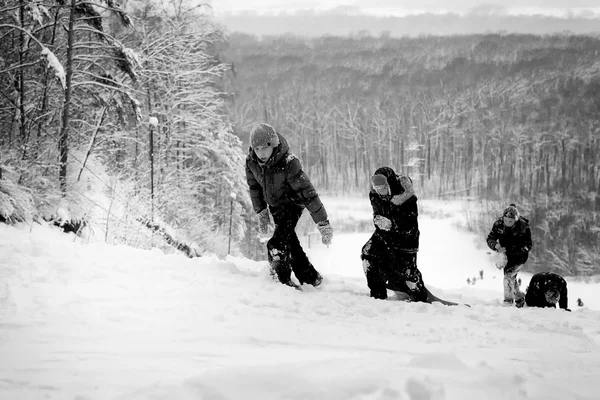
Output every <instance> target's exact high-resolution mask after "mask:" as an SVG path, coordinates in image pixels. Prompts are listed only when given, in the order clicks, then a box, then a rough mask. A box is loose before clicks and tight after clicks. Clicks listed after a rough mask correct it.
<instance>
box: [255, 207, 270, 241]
mask: <svg viewBox="0 0 600 400" xmlns="http://www.w3.org/2000/svg"><path fill="white" fill-rule="evenodd" d="M269 225H271V218H270V217H269V210H268V209H266V208H265V209H264V210H262V211H261V212H259V213H258V232H259V233H260V234H261V235H266V234H267V233H268V232H269Z"/></svg>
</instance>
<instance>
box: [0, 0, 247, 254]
mask: <svg viewBox="0 0 600 400" xmlns="http://www.w3.org/2000/svg"><path fill="white" fill-rule="evenodd" d="M0 38H1V41H0V133H1V136H0V221H2V222H8V223H14V222H18V221H27V222H31V221H37V222H42V220H46V221H49V222H50V223H56V224H59V225H62V226H63V227H64V229H65V230H73V231H81V232H79V233H82V232H84V231H85V232H87V233H86V235H91V234H93V235H94V236H96V238H101V239H104V240H105V241H107V242H109V243H125V244H129V245H133V246H136V247H140V248H150V247H163V246H165V247H166V248H169V247H170V246H173V247H175V248H177V249H179V250H182V251H183V252H185V253H186V254H188V255H189V256H196V255H198V254H205V253H213V254H214V253H217V254H221V255H222V254H226V253H227V251H228V241H227V238H228V236H229V230H230V229H232V231H233V235H234V241H235V240H237V238H239V237H242V236H243V233H244V229H245V222H244V219H243V218H242V215H245V214H246V213H247V210H249V209H250V203H249V196H248V195H247V189H246V187H245V185H246V183H245V179H244V177H243V166H242V165H243V160H244V152H243V151H242V148H241V142H240V140H239V139H238V138H237V137H236V136H235V135H234V134H233V132H232V129H231V124H230V123H229V118H228V116H227V112H226V109H225V107H224V101H225V98H226V96H225V95H224V93H223V92H222V79H223V76H224V74H225V73H226V72H227V71H229V70H230V65H229V64H227V63H224V62H222V61H221V60H220V53H219V48H221V47H222V44H223V43H224V40H225V38H224V36H223V32H222V30H221V29H220V27H219V26H218V25H217V24H215V23H214V21H213V20H212V18H211V17H210V15H209V13H208V12H207V10H206V9H205V7H203V6H200V7H197V6H195V5H191V6H188V5H187V2H186V1H184V0H176V1H172V2H168V3H163V2H157V1H153V0H135V1H129V2H128V3H127V4H126V5H121V4H119V3H118V2H116V1H113V0H98V1H96V0H92V1H82V0H58V1H51V0H43V1H29V0H7V1H3V2H0ZM231 193H236V194H237V197H236V200H235V202H234V201H232V199H231V197H230V194H231ZM230 216H232V217H233V218H232V222H233V224H232V225H233V226H232V227H231V228H230V224H229V221H230Z"/></svg>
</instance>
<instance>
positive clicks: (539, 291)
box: [517, 272, 571, 311]
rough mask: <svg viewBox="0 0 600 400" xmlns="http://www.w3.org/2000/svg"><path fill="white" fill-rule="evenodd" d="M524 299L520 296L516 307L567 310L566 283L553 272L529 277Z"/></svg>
mask: <svg viewBox="0 0 600 400" xmlns="http://www.w3.org/2000/svg"><path fill="white" fill-rule="evenodd" d="M524 297H525V298H524V299H523V296H520V297H519V299H518V300H517V307H523V305H524V304H527V307H552V308H556V303H558V306H559V307H560V308H562V309H564V310H567V311H571V310H569V308H568V307H569V299H568V297H567V282H566V281H565V280H564V278H563V277H562V276H560V275H558V274H555V273H553V272H539V273H537V274H535V275H533V276H532V277H531V281H529V286H528V287H527V292H526V293H525V296H524Z"/></svg>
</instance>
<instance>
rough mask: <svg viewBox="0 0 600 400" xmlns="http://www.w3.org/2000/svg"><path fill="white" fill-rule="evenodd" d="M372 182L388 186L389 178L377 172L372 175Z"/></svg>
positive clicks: (374, 184) (376, 184)
mask: <svg viewBox="0 0 600 400" xmlns="http://www.w3.org/2000/svg"><path fill="white" fill-rule="evenodd" d="M371 184H372V185H373V187H375V186H388V180H387V178H386V177H385V176H384V175H381V174H375V175H373V176H372V177H371Z"/></svg>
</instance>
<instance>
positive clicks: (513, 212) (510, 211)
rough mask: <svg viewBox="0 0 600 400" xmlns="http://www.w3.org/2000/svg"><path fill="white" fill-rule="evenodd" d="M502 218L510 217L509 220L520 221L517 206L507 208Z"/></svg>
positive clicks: (512, 205)
mask: <svg viewBox="0 0 600 400" xmlns="http://www.w3.org/2000/svg"><path fill="white" fill-rule="evenodd" d="M502 216H503V217H508V218H514V219H519V210H517V206H516V205H514V204H511V205H510V206H508V207H506V209H505V210H504V212H503V213H502Z"/></svg>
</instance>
